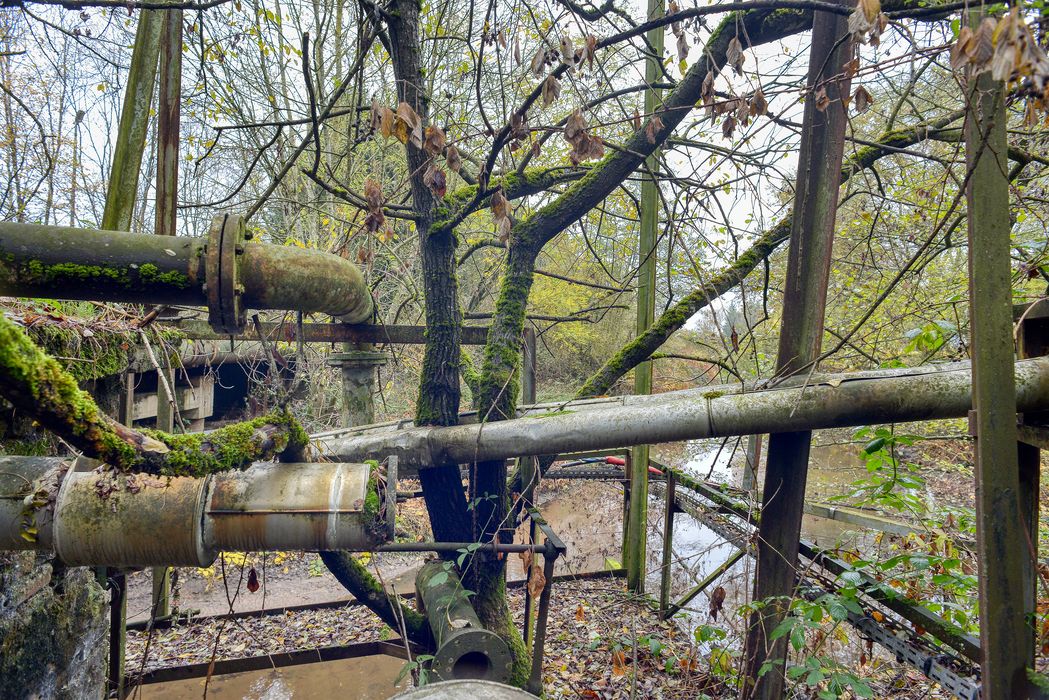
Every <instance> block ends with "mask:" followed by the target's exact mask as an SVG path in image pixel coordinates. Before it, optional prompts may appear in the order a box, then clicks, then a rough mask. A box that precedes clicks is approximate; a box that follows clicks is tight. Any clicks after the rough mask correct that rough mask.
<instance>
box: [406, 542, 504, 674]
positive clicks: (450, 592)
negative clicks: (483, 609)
mask: <svg viewBox="0 0 1049 700" xmlns="http://www.w3.org/2000/svg"><path fill="white" fill-rule="evenodd" d="M415 592H416V595H417V596H418V599H419V600H420V601H421V603H422V607H423V609H424V610H425V612H426V619H427V620H429V621H430V629H431V630H433V638H434V639H435V640H437V651H435V652H434V657H433V662H432V668H433V671H434V673H435V674H436V675H437V677H438V678H439V679H441V680H445V681H451V680H467V679H471V680H486V681H495V682H496V683H505V682H507V681H508V680H509V679H510V672H511V671H512V670H513V659H512V658H511V656H510V649H509V647H507V645H506V642H504V641H503V639H502V638H501V637H500V636H499V635H497V634H495V633H494V632H491V631H489V630H486V629H485V628H484V627H483V626H482V625H481V621H480V620H479V619H478V617H477V613H476V612H474V609H473V607H471V605H470V599H469V598H468V597H467V596H468V594H467V592H466V590H465V589H464V588H463V584H462V582H461V581H460V580H459V574H458V573H457V572H456V570H455V569H454V568H453V567H452V566H451V563H450V562H442V561H433V562H430V563H429V564H425V565H424V566H423V567H422V568H421V569H419V573H418V574H416V576H415Z"/></svg>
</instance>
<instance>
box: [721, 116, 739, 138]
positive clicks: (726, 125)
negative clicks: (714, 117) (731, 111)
mask: <svg viewBox="0 0 1049 700" xmlns="http://www.w3.org/2000/svg"><path fill="white" fill-rule="evenodd" d="M735 132H736V118H735V117H726V118H725V121H723V122H722V123H721V135H722V136H724V137H725V138H727V139H730V138H732V134H734V133H735Z"/></svg>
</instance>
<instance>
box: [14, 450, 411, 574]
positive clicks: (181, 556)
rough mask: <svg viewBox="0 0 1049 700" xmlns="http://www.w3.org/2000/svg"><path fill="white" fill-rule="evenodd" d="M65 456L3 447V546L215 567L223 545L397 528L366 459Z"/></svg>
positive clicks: (354, 538) (358, 543) (336, 542)
mask: <svg viewBox="0 0 1049 700" xmlns="http://www.w3.org/2000/svg"><path fill="white" fill-rule="evenodd" d="M66 464H67V463H66V462H65V461H63V460H61V459H58V458H51V457H0V550H16V549H35V550H44V551H53V552H54V553H55V556H56V558H57V559H58V560H59V561H60V562H62V563H63V564H65V565H67V566H115V567H138V566H167V565H170V566H208V565H209V564H211V562H213V561H214V560H215V557H216V556H217V555H218V552H220V551H233V552H256V551H322V550H332V549H339V550H353V551H370V550H373V549H374V548H375V547H376V546H378V545H379V544H381V543H383V542H386V541H389V540H390V538H391V537H392V531H391V530H392V527H391V526H392V524H393V518H390V517H385V518H384V517H381V515H382V513H381V512H380V511H381V508H380V507H379V505H380V495H379V492H378V490H377V486H376V483H377V481H376V480H375V479H372V478H371V467H370V466H369V465H366V464H332V463H328V464H321V463H310V464H306V463H280V464H271V463H265V464H256V465H254V466H253V467H252V468H251V469H248V470H245V471H239V472H224V473H217V474H212V475H210V476H208V477H206V478H203V479H196V478H189V477H178V478H168V477H161V478H158V477H153V476H148V475H141V474H139V475H131V474H122V473H116V472H112V471H104V470H100V469H96V470H92V471H80V470H76V469H67V467H66ZM56 494H57V495H56ZM27 497H28V498H29V503H27V502H26V499H27ZM34 500H35V501H36V503H35V504H34V503H32V502H33V501H34ZM386 507H387V508H388V509H389V508H393V507H394V506H393V504H392V503H388V504H387V506H386ZM388 513H389V511H387V514H388Z"/></svg>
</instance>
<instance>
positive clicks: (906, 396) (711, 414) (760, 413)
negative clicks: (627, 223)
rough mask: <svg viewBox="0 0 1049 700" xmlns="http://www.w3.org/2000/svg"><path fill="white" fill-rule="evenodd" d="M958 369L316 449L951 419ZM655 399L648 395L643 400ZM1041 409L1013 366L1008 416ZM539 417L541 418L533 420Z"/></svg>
mask: <svg viewBox="0 0 1049 700" xmlns="http://www.w3.org/2000/svg"><path fill="white" fill-rule="evenodd" d="M971 392H972V374H971V372H970V370H969V369H968V367H965V368H956V369H952V370H949V371H942V372H940V371H936V372H929V371H927V370H924V369H923V368H916V369H915V370H914V371H913V372H912V373H910V374H901V373H899V372H884V373H879V372H868V373H866V374H864V375H863V376H861V377H848V376H846V375H839V376H837V377H835V376H834V375H824V376H823V377H822V381H820V382H818V383H810V384H808V385H806V386H801V387H792V388H786V389H771V390H765V391H754V392H751V393H743V394H724V395H722V394H720V393H718V392H707V393H706V394H704V395H701V396H698V397H694V398H687V399H678V400H671V401H659V402H657V401H652V402H645V403H638V404H636V405H630V404H627V405H622V406H616V407H609V408H605V409H602V410H600V411H577V410H572V409H569V410H563V411H558V410H555V411H551V412H548V413H545V414H536V415H534V416H533V417H529V418H518V419H515V420H507V421H501V422H498V423H487V424H482V425H458V426H453V427H448V428H410V429H407V430H400V431H395V432H394V431H389V432H386V431H379V432H376V433H374V434H364V435H362V436H360V437H356V438H348V439H344V440H338V439H333V440H330V441H328V442H327V443H326V445H325V447H326V449H327V450H328V451H329V453H330V456H331V457H332V458H333V459H338V460H342V461H362V460H365V459H375V458H377V459H384V458H386V457H388V456H391V455H395V456H397V457H398V458H399V460H400V467H401V469H402V470H407V471H411V470H413V469H419V468H425V467H428V466H432V465H440V464H464V463H471V462H483V461H488V460H498V459H505V458H508V457H520V456H528V455H547V454H561V453H565V452H576V451H586V450H606V449H613V448H620V447H629V446H631V445H638V444H646V443H661V442H676V441H679V440H694V439H701V438H711V437H725V436H730V435H754V434H762V433H776V432H792V431H797V430H818V429H825V428H843V427H849V426H856V425H868V424H877V423H890V422H904V421H922V420H937V419H941V418H960V417H963V416H965V415H966V414H967V413H968V411H969V410H970V409H971V408H972V393H971ZM653 398H655V397H653ZM1047 407H1049V358H1038V359H1033V360H1020V361H1019V362H1017V363H1016V410H1017V411H1018V412H1025V411H1033V410H1043V409H1045V408H1047ZM539 418H541V419H542V420H537V419H539Z"/></svg>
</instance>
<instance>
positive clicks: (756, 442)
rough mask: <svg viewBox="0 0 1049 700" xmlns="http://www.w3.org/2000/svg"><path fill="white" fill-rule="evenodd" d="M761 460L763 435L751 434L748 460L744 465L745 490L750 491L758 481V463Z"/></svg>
mask: <svg viewBox="0 0 1049 700" xmlns="http://www.w3.org/2000/svg"><path fill="white" fill-rule="evenodd" d="M760 462H761V436H760V435H751V436H750V437H749V438H748V439H747V461H746V464H744V465H743V484H742V488H743V490H744V491H747V492H750V491H753V490H754V489H755V487H756V486H757V483H758V464H759V463H760Z"/></svg>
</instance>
